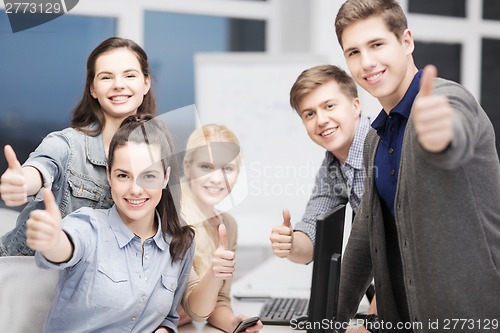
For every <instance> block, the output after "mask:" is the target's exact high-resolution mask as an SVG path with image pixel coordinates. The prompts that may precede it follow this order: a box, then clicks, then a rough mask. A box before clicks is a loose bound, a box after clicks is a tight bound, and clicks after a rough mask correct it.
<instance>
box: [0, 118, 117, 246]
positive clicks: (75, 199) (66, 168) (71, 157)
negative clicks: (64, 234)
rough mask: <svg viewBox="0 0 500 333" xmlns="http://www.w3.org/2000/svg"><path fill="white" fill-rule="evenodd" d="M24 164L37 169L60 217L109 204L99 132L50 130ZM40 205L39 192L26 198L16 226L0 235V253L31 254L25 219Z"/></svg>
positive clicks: (103, 154)
mask: <svg viewBox="0 0 500 333" xmlns="http://www.w3.org/2000/svg"><path fill="white" fill-rule="evenodd" d="M24 166H32V167H35V168H36V169H37V170H38V171H39V172H40V174H41V175H42V180H43V187H44V188H49V189H52V192H53V193H54V196H55V199H56V202H57V203H58V204H59V209H60V210H61V214H62V217H65V216H66V215H68V214H69V213H71V212H73V211H75V210H77V209H78V208H80V207H92V208H109V207H111V206H112V204H113V201H112V199H111V191H110V187H109V184H108V181H107V177H106V154H105V152H104V144H103V141H102V135H101V134H99V135H98V136H88V135H86V134H85V133H83V132H81V131H78V130H76V129H74V128H66V129H64V130H62V131H58V132H52V133H50V134H49V135H47V136H46V137H45V138H44V139H43V141H42V143H40V145H39V146H38V147H37V148H36V150H35V151H34V152H32V153H31V154H30V156H29V157H28V160H27V161H26V162H25V163H24ZM44 207H45V206H44V203H43V199H42V196H41V192H39V193H37V194H36V195H35V196H34V197H33V198H30V200H29V202H28V204H27V205H26V207H24V209H23V210H22V211H21V213H20V214H19V217H18V218H17V222H16V227H15V228H14V229H13V230H11V231H10V232H8V233H6V234H5V235H4V236H3V237H2V238H1V239H0V255H2V256H5V255H10V256H16V255H34V253H35V252H34V251H33V250H31V249H30V248H29V247H28V246H27V245H26V221H27V220H28V218H29V215H30V213H31V212H32V211H33V210H35V209H44Z"/></svg>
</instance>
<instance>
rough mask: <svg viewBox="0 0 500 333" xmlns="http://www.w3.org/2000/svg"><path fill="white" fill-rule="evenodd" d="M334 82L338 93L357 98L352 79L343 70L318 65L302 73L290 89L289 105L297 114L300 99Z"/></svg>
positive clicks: (332, 66) (331, 66) (356, 90)
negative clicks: (337, 87) (338, 89)
mask: <svg viewBox="0 0 500 333" xmlns="http://www.w3.org/2000/svg"><path fill="white" fill-rule="evenodd" d="M331 81H335V82H336V83H337V84H338V85H339V87H340V91H341V92H342V93H343V94H344V95H346V96H347V97H350V98H352V99H355V98H357V97H358V89H357V87H356V83H354V80H353V79H352V77H350V76H349V74H347V73H346V72H345V71H344V70H343V69H341V68H340V67H337V66H334V65H320V66H315V67H312V68H309V69H306V70H305V71H303V72H302V73H301V74H300V75H299V77H298V78H297V80H296V81H295V83H294V84H293V86H292V89H290V105H291V106H292V108H294V109H295V110H296V111H297V112H300V110H299V106H300V102H301V101H302V99H303V98H304V97H305V96H307V95H309V94H310V93H311V92H312V91H314V90H316V89H317V88H318V87H320V86H322V85H324V84H326V83H328V82H331Z"/></svg>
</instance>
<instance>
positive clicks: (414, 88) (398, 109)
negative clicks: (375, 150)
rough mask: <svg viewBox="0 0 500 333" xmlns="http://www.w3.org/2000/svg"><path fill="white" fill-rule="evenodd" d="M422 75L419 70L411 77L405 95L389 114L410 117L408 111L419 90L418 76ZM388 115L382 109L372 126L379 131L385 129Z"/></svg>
mask: <svg viewBox="0 0 500 333" xmlns="http://www.w3.org/2000/svg"><path fill="white" fill-rule="evenodd" d="M421 76H422V70H419V71H418V72H417V74H415V76H414V77H413V80H412V81H411V83H410V86H409V87H408V90H406V93H405V95H404V96H403V98H402V99H401V100H400V101H399V103H398V104H397V105H396V106H395V107H394V109H392V110H391V111H390V114H391V115H394V114H398V115H400V116H402V117H404V118H406V119H408V118H410V111H411V108H412V106H413V102H414V101H415V97H416V96H417V94H418V92H419V90H420V77H421ZM388 118H389V116H388V115H387V113H386V112H385V110H384V109H382V111H380V113H379V115H378V116H377V118H375V120H374V121H373V123H372V127H373V128H374V129H376V130H377V132H379V131H383V130H385V126H386V122H387V119H388Z"/></svg>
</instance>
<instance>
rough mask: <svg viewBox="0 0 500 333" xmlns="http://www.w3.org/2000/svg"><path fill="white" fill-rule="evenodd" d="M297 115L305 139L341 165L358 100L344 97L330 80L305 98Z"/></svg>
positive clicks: (353, 130) (356, 119)
mask: <svg viewBox="0 0 500 333" xmlns="http://www.w3.org/2000/svg"><path fill="white" fill-rule="evenodd" d="M297 112H298V113H299V116H300V117H301V118H302V122H303V123H304V126H305V127H306V131H307V134H308V135H309V137H310V138H311V139H312V140H313V141H314V142H316V143H317V144H318V145H320V146H321V147H323V148H325V149H326V150H328V151H329V152H331V153H332V154H333V155H335V157H337V159H339V161H340V162H341V163H344V162H345V160H346V158H347V155H348V154H349V149H350V148H351V144H352V141H353V139H354V134H355V133H356V128H357V126H358V122H359V115H360V112H361V106H360V102H359V99H358V98H352V97H347V96H346V95H345V94H344V93H343V92H342V91H341V89H340V87H339V85H338V83H337V82H335V81H333V80H332V81H329V82H327V83H325V84H322V85H321V86H319V87H318V88H316V89H314V90H313V91H311V92H310V93H309V94H307V95H305V96H304V97H303V98H302V99H301V100H300V102H299V104H298V109H297Z"/></svg>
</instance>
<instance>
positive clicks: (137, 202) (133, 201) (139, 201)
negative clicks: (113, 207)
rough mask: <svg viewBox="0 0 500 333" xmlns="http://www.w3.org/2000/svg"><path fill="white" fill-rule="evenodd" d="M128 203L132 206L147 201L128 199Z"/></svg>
mask: <svg viewBox="0 0 500 333" xmlns="http://www.w3.org/2000/svg"><path fill="white" fill-rule="evenodd" d="M127 201H128V202H130V203H131V204H132V205H140V204H142V203H144V202H146V199H140V200H133V199H127Z"/></svg>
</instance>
